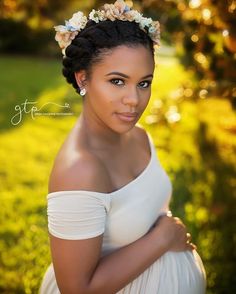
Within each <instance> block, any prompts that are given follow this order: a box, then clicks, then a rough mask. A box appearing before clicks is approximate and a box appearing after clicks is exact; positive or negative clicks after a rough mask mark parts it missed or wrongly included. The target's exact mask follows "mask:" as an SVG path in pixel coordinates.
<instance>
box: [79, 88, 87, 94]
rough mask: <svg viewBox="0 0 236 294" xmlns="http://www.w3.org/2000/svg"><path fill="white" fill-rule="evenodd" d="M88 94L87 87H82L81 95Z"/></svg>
mask: <svg viewBox="0 0 236 294" xmlns="http://www.w3.org/2000/svg"><path fill="white" fill-rule="evenodd" d="M85 94H86V89H85V88H84V89H82V90H81V91H80V95H81V96H84V95H85Z"/></svg>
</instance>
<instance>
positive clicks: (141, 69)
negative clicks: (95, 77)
mask: <svg viewBox="0 0 236 294" xmlns="http://www.w3.org/2000/svg"><path fill="white" fill-rule="evenodd" d="M94 69H95V70H98V71H100V72H103V73H104V74H108V73H110V72H121V73H124V74H126V75H128V76H129V72H131V73H135V72H138V73H140V74H142V76H144V75H147V74H151V73H152V71H153V70H154V58H153V56H152V54H151V51H150V50H149V49H147V48H145V47H144V46H137V47H136V48H133V47H127V46H122V47H117V48H114V49H112V50H111V52H110V53H109V54H105V55H104V56H103V57H102V61H101V62H100V63H98V64H97V66H95V68H94Z"/></svg>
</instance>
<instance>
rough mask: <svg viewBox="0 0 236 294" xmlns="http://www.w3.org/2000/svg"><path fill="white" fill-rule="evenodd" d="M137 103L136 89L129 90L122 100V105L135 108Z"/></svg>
mask: <svg viewBox="0 0 236 294" xmlns="http://www.w3.org/2000/svg"><path fill="white" fill-rule="evenodd" d="M138 102H139V94H138V90H137V89H132V90H131V89H129V91H128V93H127V94H126V95H125V97H124V98H123V103H124V104H129V105H133V106H136V105H137V104H138Z"/></svg>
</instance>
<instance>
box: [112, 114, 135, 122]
mask: <svg viewBox="0 0 236 294" xmlns="http://www.w3.org/2000/svg"><path fill="white" fill-rule="evenodd" d="M116 115H117V116H118V117H119V119H120V120H122V121H126V122H129V121H134V120H135V119H136V118H137V114H124V113H116Z"/></svg>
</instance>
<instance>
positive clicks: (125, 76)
mask: <svg viewBox="0 0 236 294" xmlns="http://www.w3.org/2000/svg"><path fill="white" fill-rule="evenodd" d="M110 75H119V76H121V77H123V78H129V76H127V75H126V74H123V73H121V72H118V71H113V72H110V73H108V74H106V76H110ZM149 77H153V75H152V74H149V75H146V76H144V77H142V79H146V78H149Z"/></svg>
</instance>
